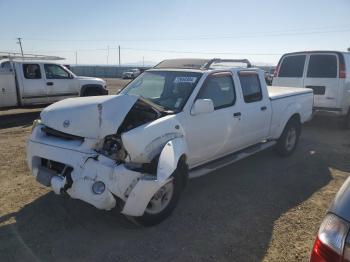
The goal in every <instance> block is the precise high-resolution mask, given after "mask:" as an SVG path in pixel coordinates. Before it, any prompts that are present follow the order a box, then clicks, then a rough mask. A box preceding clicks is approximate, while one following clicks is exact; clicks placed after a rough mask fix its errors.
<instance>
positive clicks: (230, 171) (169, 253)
mask: <svg viewBox="0 0 350 262" xmlns="http://www.w3.org/2000/svg"><path fill="white" fill-rule="evenodd" d="M108 81H109V86H110V88H111V89H112V90H117V89H118V88H119V87H120V86H121V85H124V84H125V83H126V81H124V80H115V79H112V80H108ZM111 93H113V91H112V92H111ZM40 110H41V108H29V109H28V108H27V109H11V110H3V111H0V128H1V130H0V163H1V169H0V261H261V260H263V261H307V260H308V256H309V254H310V250H311V247H312V245H313V241H314V239H315V236H316V232H317V230H318V226H319V224H320V222H321V220H322V218H323V217H324V214H325V212H326V210H327V207H328V206H329V204H330V202H331V200H332V199H333V197H334V195H335V193H336V192H337V191H338V189H339V187H340V186H341V184H342V183H343V181H344V180H345V179H346V178H347V177H348V176H349V175H350V131H343V130H339V129H338V128H337V125H336V123H335V121H333V120H332V119H320V118H316V119H314V120H313V121H312V122H310V123H308V124H307V125H305V126H304V127H303V133H302V136H301V139H300V144H299V146H298V148H297V150H296V152H295V153H294V154H293V155H292V156H291V157H289V158H280V157H278V156H276V155H275V154H274V151H273V150H272V149H270V150H267V151H265V152H261V153H259V154H257V155H254V156H252V157H250V158H247V159H245V160H242V161H240V162H238V163H235V164H233V165H229V166H227V167H224V168H222V169H220V170H217V171H215V172H213V173H211V174H209V175H206V176H204V177H200V178H196V179H193V180H191V181H190V183H189V185H188V187H187V188H186V190H185V191H184V193H183V195H182V198H181V200H180V202H179V205H178V207H177V208H176V210H175V211H174V213H173V215H172V216H171V217H170V218H169V219H167V220H166V221H164V222H163V223H162V224H160V225H158V226H155V227H151V228H140V227H136V226H133V225H131V224H129V223H128V222H127V221H126V220H125V219H124V218H123V216H121V215H120V214H118V213H116V212H115V211H110V212H106V211H99V210H97V209H95V208H93V207H92V206H90V205H88V204H85V203H83V202H82V201H79V200H73V199H68V198H66V197H62V196H56V195H54V194H53V193H52V192H50V190H48V189H47V188H45V187H43V186H41V185H39V184H38V183H37V182H36V181H35V179H34V178H33V177H31V175H30V174H29V171H28V169H27V166H26V162H25V144H26V139H27V138H28V136H29V135H30V129H31V128H30V126H31V122H32V120H33V119H35V118H37V117H38V114H39V112H40Z"/></svg>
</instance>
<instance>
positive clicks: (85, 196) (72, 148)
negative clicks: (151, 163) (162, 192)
mask: <svg viewBox="0 0 350 262" xmlns="http://www.w3.org/2000/svg"><path fill="white" fill-rule="evenodd" d="M41 129H42V126H41V125H39V126H37V127H36V128H35V129H34V130H33V133H32V136H31V138H30V139H29V141H28V144H27V161H28V166H29V168H30V170H31V172H32V174H33V176H34V177H36V179H37V180H38V181H39V182H40V183H42V184H44V185H45V186H50V187H51V188H52V189H53V191H54V192H55V193H56V194H60V193H61V192H63V191H64V192H66V193H67V194H68V195H70V196H71V197H72V198H76V199H80V200H83V201H85V202H87V203H90V204H92V205H93V206H95V207H97V208H99V209H105V210H110V209H112V208H114V207H115V205H116V197H118V198H120V199H121V200H122V201H123V203H124V207H123V209H122V213H124V214H126V215H131V216H141V215H143V213H144V211H145V209H146V207H147V204H148V203H149V201H150V199H151V198H152V196H153V195H154V194H155V193H156V192H157V191H158V190H159V188H161V187H162V186H163V185H164V184H165V183H166V181H162V182H159V181H157V180H155V179H153V178H152V177H151V176H149V175H146V174H142V173H140V172H135V171H132V170H130V169H128V168H126V167H125V165H124V164H117V163H115V161H113V160H111V159H109V158H107V157H105V156H103V155H101V154H98V153H96V152H95V151H94V150H92V149H91V147H90V146H88V144H89V142H88V141H77V140H62V139H59V138H56V137H51V136H47V135H46V134H45V133H44V132H43V131H42V130H41ZM47 161H52V162H53V163H56V164H57V163H58V164H59V165H61V166H64V168H63V170H62V171H57V170H54V169H51V168H50V166H48V165H47ZM66 168H69V174H67V172H66V171H67V169H66ZM103 185H104V186H103ZM96 188H98V190H96Z"/></svg>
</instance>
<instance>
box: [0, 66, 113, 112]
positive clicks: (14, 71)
mask: <svg viewBox="0 0 350 262" xmlns="http://www.w3.org/2000/svg"><path fill="white" fill-rule="evenodd" d="M9 62H10V63H11V67H12V68H11V69H10V68H6V69H7V71H6V70H5V69H2V68H1V65H2V63H9ZM25 64H37V65H38V66H39V71H40V75H41V77H40V78H39V79H27V78H26V77H25V75H24V72H23V65H25ZM45 64H48V65H55V66H58V67H61V69H62V70H63V71H66V72H67V75H70V76H71V77H67V78H64V79H49V78H47V76H46V73H45V68H44V65H45ZM0 71H2V72H1V73H0V108H1V107H7V106H16V105H18V104H21V105H33V104H47V103H53V102H56V101H59V100H62V99H65V98H69V97H76V96H79V95H80V91H81V89H82V87H83V86H84V85H99V86H102V87H105V86H106V82H105V81H104V80H103V79H100V78H94V77H81V76H76V75H74V73H72V72H71V71H70V70H69V69H67V68H66V67H64V66H62V65H60V64H57V63H52V62H48V61H46V62H45V61H34V60H33V61H22V60H12V61H9V60H0ZM9 74H10V75H12V78H9ZM14 75H16V78H17V84H18V86H17V88H16V83H15V81H14ZM48 82H50V85H48V84H47V83H48ZM3 90H5V91H3ZM16 90H17V92H18V94H17V92H16ZM18 99H19V101H18Z"/></svg>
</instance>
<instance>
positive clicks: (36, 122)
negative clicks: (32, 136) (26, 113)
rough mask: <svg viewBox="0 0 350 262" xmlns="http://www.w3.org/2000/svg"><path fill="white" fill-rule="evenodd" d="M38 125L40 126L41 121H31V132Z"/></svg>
mask: <svg viewBox="0 0 350 262" xmlns="http://www.w3.org/2000/svg"><path fill="white" fill-rule="evenodd" d="M38 125H41V119H35V120H34V121H33V125H32V130H31V131H32V132H33V130H34V129H35V128H36V127H37V126H38Z"/></svg>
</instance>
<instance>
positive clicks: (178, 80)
mask: <svg viewBox="0 0 350 262" xmlns="http://www.w3.org/2000/svg"><path fill="white" fill-rule="evenodd" d="M196 81H197V77H193V76H177V77H175V79H174V83H175V84H177V83H191V84H193V83H195V82H196Z"/></svg>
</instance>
